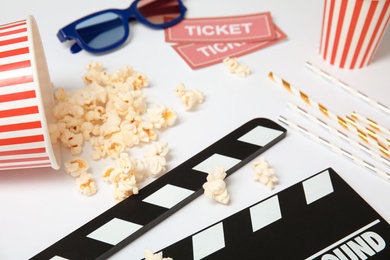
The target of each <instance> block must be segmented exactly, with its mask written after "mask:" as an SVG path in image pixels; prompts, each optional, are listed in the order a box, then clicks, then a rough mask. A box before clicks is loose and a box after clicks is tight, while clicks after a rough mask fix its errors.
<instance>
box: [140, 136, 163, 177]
mask: <svg viewBox="0 0 390 260" xmlns="http://www.w3.org/2000/svg"><path fill="white" fill-rule="evenodd" d="M168 152H169V148H168V143H167V142H158V143H154V144H153V145H152V147H151V149H150V150H149V151H147V152H146V153H145V154H144V157H145V161H146V164H147V165H148V167H149V171H150V173H151V176H152V177H154V178H155V177H158V176H159V175H161V174H163V173H165V171H166V168H165V166H166V164H167V162H166V159H165V156H166V155H167V154H168Z"/></svg>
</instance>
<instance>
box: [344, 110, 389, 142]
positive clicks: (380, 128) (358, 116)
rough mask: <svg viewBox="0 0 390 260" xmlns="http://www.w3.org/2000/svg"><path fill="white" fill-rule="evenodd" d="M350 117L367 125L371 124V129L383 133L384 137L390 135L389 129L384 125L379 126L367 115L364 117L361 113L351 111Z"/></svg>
mask: <svg viewBox="0 0 390 260" xmlns="http://www.w3.org/2000/svg"><path fill="white" fill-rule="evenodd" d="M351 117H352V118H355V119H356V120H359V121H361V122H363V123H365V124H367V125H369V126H371V127H372V128H373V129H375V130H376V131H378V132H380V133H382V134H383V135H385V136H386V137H390V130H389V129H387V128H386V127H384V126H381V125H380V124H378V123H377V122H375V121H374V120H372V119H370V118H368V117H365V116H362V115H361V114H359V113H357V112H355V111H353V112H352V114H351Z"/></svg>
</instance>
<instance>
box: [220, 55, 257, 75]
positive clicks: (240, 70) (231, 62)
mask: <svg viewBox="0 0 390 260" xmlns="http://www.w3.org/2000/svg"><path fill="white" fill-rule="evenodd" d="M223 63H225V65H226V67H227V69H228V71H229V72H230V73H232V74H236V75H238V76H240V77H244V78H245V77H247V76H248V75H249V74H250V73H251V72H250V70H249V68H248V66H247V65H244V64H239V63H238V62H237V58H230V57H227V58H225V59H224V60H223Z"/></svg>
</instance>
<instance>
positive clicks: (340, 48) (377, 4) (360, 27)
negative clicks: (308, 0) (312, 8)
mask: <svg viewBox="0 0 390 260" xmlns="http://www.w3.org/2000/svg"><path fill="white" fill-rule="evenodd" d="M324 3H325V4H324V14H323V20H322V33H321V43H320V54H321V56H322V58H323V59H324V60H326V61H327V62H329V63H330V64H332V65H334V66H337V67H339V68H346V69H356V68H362V67H364V66H367V65H368V64H369V63H370V62H371V61H372V59H373V57H374V55H375V52H376V50H377V48H378V45H379V43H380V41H381V39H382V36H383V35H384V33H385V31H386V27H387V25H388V24H389V20H390V19H389V18H390V6H389V5H390V0H325V1H324Z"/></svg>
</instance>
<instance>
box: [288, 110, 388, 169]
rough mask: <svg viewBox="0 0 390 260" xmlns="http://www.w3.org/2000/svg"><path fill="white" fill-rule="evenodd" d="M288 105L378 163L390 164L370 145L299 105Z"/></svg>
mask: <svg viewBox="0 0 390 260" xmlns="http://www.w3.org/2000/svg"><path fill="white" fill-rule="evenodd" d="M288 107H289V108H290V109H291V110H293V111H294V112H298V113H299V114H301V115H303V116H304V117H306V118H307V119H309V120H310V121H311V122H314V123H315V124H317V125H319V126H321V127H322V128H324V129H325V130H327V131H328V132H329V133H331V134H333V135H334V136H337V137H339V138H341V139H343V140H344V141H346V142H348V143H350V144H351V145H352V146H353V147H356V148H359V149H360V150H361V151H363V152H365V153H367V154H368V155H370V156H371V157H373V158H374V159H375V160H376V161H378V162H380V163H384V164H386V165H387V166H390V160H389V158H390V157H389V158H385V157H383V156H381V155H380V153H379V152H378V151H377V150H374V149H372V148H371V147H367V146H366V145H364V144H363V143H361V142H359V141H357V140H355V139H354V138H353V137H351V136H350V135H348V134H346V133H344V132H342V131H340V130H338V129H336V128H334V127H332V126H330V125H329V124H327V123H326V122H324V121H323V120H321V119H320V118H318V117H316V116H314V115H313V114H311V113H310V112H308V111H306V110H305V109H303V108H301V107H300V106H297V105H295V104H292V103H288Z"/></svg>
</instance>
